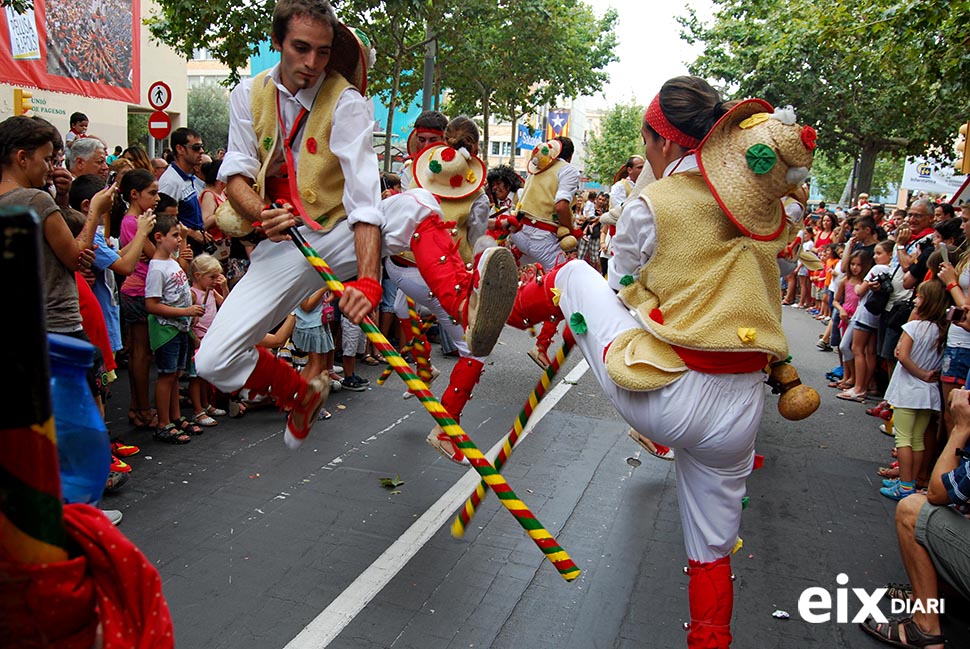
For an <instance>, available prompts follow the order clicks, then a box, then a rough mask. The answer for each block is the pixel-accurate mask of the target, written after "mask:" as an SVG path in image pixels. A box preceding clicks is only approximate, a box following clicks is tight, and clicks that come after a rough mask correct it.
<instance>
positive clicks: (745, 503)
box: [741, 496, 751, 509]
mask: <svg viewBox="0 0 970 649" xmlns="http://www.w3.org/2000/svg"><path fill="white" fill-rule="evenodd" d="M749 504H751V499H750V498H749V497H748V496H745V497H744V498H742V499H741V509H747V508H748V505H749Z"/></svg>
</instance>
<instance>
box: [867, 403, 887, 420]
mask: <svg viewBox="0 0 970 649" xmlns="http://www.w3.org/2000/svg"><path fill="white" fill-rule="evenodd" d="M884 403H885V402H883V403H880V404H879V405H878V406H873V407H871V408H866V414H867V415H870V416H872V417H882V413H884V412H885V411H886V409H887V408H888V405H887V406H885V407H884V406H883V404H884Z"/></svg>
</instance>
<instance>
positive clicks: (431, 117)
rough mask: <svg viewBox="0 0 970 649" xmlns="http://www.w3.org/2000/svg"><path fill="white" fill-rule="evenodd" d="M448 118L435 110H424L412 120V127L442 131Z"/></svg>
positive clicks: (446, 124)
mask: <svg viewBox="0 0 970 649" xmlns="http://www.w3.org/2000/svg"><path fill="white" fill-rule="evenodd" d="M447 126H448V118H447V117H445V116H444V115H443V114H442V113H439V112H438V111H436V110H426V111H424V112H423V113H421V114H420V115H418V118H417V119H416V120H414V128H433V129H435V130H437V131H441V132H442V133H444V130H445V128H446V127H447Z"/></svg>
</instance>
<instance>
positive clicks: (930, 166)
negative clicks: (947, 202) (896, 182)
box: [901, 158, 967, 195]
mask: <svg viewBox="0 0 970 649" xmlns="http://www.w3.org/2000/svg"><path fill="white" fill-rule="evenodd" d="M966 179H967V176H959V175H957V173H956V171H954V169H953V165H952V164H949V163H939V162H937V161H935V160H932V159H929V158H909V159H907V160H906V167H905V168H904V169H903V182H902V184H901V187H902V188H903V189H908V190H910V191H917V192H918V191H923V192H932V193H934V194H947V195H949V194H953V193H956V192H958V191H959V190H960V187H961V186H962V185H963V183H964V181H965V180H966Z"/></svg>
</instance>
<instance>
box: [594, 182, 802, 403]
mask: <svg viewBox="0 0 970 649" xmlns="http://www.w3.org/2000/svg"><path fill="white" fill-rule="evenodd" d="M640 197H641V198H643V199H644V200H646V201H647V204H648V205H649V206H650V207H651V210H652V212H653V214H654V215H655V217H656V222H657V248H656V252H655V254H654V255H653V256H652V257H651V258H650V260H649V261H648V262H647V263H646V264H645V265H644V267H643V268H642V269H641V271H640V276H639V277H638V278H633V277H630V278H623V280H622V281H621V283H623V284H625V287H624V288H623V290H621V291H620V294H619V295H620V298H621V299H622V300H623V302H624V303H625V304H626V305H627V306H629V307H631V308H633V309H636V310H637V313H638V315H639V319H640V320H641V321H642V322H643V323H644V327H645V332H646V334H647V335H642V336H641V335H636V332H628V333H629V334H630V335H627V334H626V333H625V334H623V335H621V337H620V338H618V339H617V340H616V341H615V342H614V344H613V346H611V348H610V350H609V353H608V358H607V364H608V369H609V372H610V376H611V377H612V378H613V380H614V381H615V382H616V383H617V384H619V385H621V386H623V387H628V388H629V389H640V390H644V389H646V390H651V389H656V388H658V387H662V386H663V385H666V384H668V383H671V382H672V381H674V380H676V379H677V378H679V376H680V375H681V374H682V371H683V365H682V364H681V363H678V362H677V356H676V354H675V352H674V351H673V350H672V349H671V347H670V345H675V346H678V347H684V348H687V349H695V350H703V351H718V352H764V353H766V354H768V355H769V356H772V357H774V358H785V357H787V356H788V341H787V340H786V339H785V333H784V331H783V330H782V327H781V295H780V287H779V283H778V277H779V273H778V262H777V255H778V252H779V251H780V250H781V249H782V248H783V247H784V240H783V238H778V239H775V240H774V241H755V240H754V239H751V238H748V237H746V236H744V235H742V234H741V233H740V232H739V231H738V229H737V227H735V226H734V224H733V223H731V221H730V220H729V219H728V218H727V217H726V216H725V215H724V213H723V212H722V211H721V209H720V207H719V206H718V205H717V203H716V202H715V201H714V198H713V197H712V196H711V193H710V191H709V190H708V188H707V185H706V184H705V183H704V179H703V178H702V177H701V175H700V173H698V172H687V173H681V174H675V175H673V176H670V177H668V178H664V179H663V180H660V181H657V182H655V183H652V184H651V185H649V186H648V187H647V188H646V189H644V191H643V193H641V194H640ZM641 333H642V332H641ZM621 338H622V340H621ZM614 347H616V349H614ZM678 365H679V366H680V367H679V368H678ZM641 370H643V372H641Z"/></svg>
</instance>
